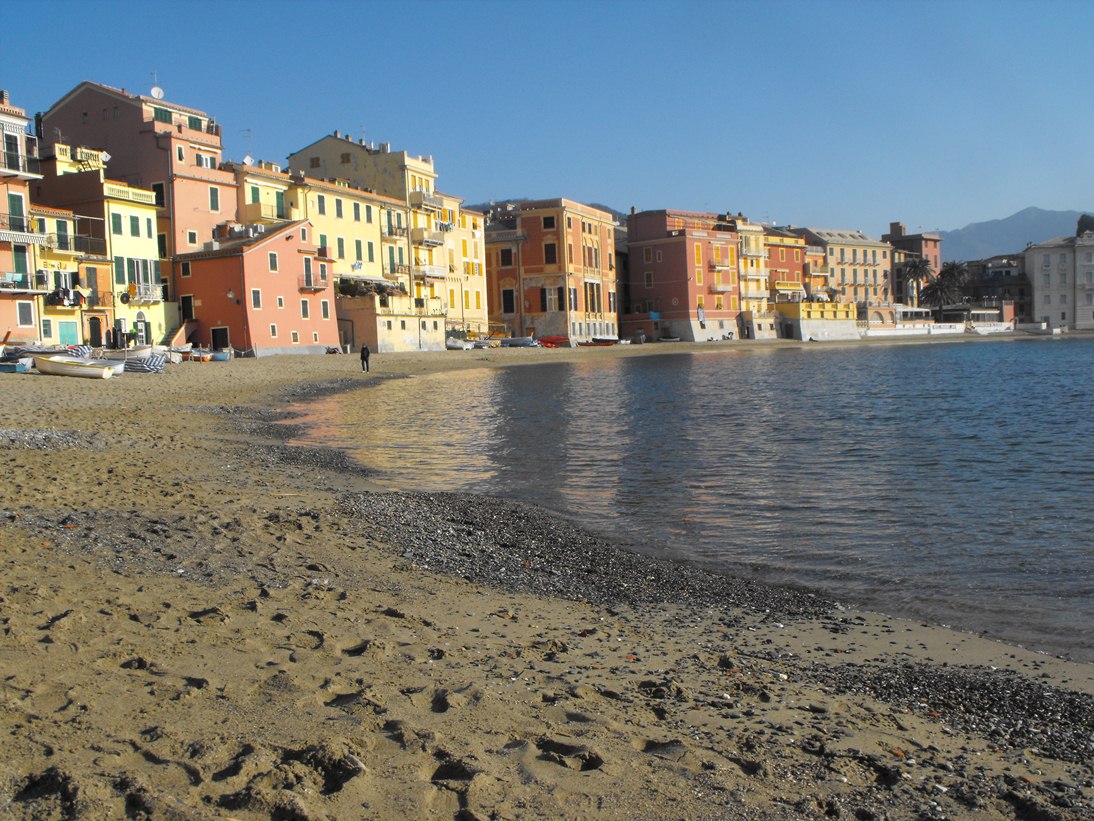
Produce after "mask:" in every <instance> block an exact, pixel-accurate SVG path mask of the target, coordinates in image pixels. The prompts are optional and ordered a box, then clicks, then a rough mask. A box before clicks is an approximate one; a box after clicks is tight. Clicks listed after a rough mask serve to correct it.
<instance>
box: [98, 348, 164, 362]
mask: <svg viewBox="0 0 1094 821" xmlns="http://www.w3.org/2000/svg"><path fill="white" fill-rule="evenodd" d="M151 355H152V346H151V345H137V346H136V347H135V348H105V349H103V359H121V360H122V361H125V360H127V359H147V358H148V357H149V356H151Z"/></svg>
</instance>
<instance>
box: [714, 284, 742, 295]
mask: <svg viewBox="0 0 1094 821" xmlns="http://www.w3.org/2000/svg"><path fill="white" fill-rule="evenodd" d="M710 290H712V291H714V293H716V294H726V293H729V292H730V291H735V290H737V284H736V283H735V282H715V283H714V284H713V285H711V286H710Z"/></svg>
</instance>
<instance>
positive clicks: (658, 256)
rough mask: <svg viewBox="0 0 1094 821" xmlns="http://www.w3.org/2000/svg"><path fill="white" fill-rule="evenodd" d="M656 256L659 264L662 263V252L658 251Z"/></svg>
mask: <svg viewBox="0 0 1094 821" xmlns="http://www.w3.org/2000/svg"><path fill="white" fill-rule="evenodd" d="M654 256H655V257H657V261H658V262H660V261H661V252H660V251H658V252H657V253H656V254H654Z"/></svg>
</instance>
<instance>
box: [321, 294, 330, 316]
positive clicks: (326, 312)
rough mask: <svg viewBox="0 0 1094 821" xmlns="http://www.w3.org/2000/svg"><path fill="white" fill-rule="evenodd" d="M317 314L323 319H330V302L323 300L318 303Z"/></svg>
mask: <svg viewBox="0 0 1094 821" xmlns="http://www.w3.org/2000/svg"><path fill="white" fill-rule="evenodd" d="M319 313H320V314H321V315H322V317H323V319H330V300H328V299H324V300H322V301H321V302H320V303H319Z"/></svg>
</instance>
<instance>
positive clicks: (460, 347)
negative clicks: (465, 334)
mask: <svg viewBox="0 0 1094 821" xmlns="http://www.w3.org/2000/svg"><path fill="white" fill-rule="evenodd" d="M444 346H445V348H447V349H448V350H450V351H470V350H471V349H472V348H474V347H475V346H474V344H472V343H471V342H468V341H467V340H466V339H458V338H457V337H454V336H450V337H448V338H447V339H445V341H444Z"/></svg>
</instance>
